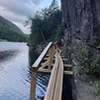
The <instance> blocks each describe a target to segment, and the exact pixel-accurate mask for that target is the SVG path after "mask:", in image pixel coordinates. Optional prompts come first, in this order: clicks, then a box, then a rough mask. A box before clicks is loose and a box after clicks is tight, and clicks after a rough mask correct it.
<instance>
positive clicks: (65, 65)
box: [64, 64, 72, 68]
mask: <svg viewBox="0 0 100 100" xmlns="http://www.w3.org/2000/svg"><path fill="white" fill-rule="evenodd" d="M64 67H70V68H72V65H70V64H64Z"/></svg>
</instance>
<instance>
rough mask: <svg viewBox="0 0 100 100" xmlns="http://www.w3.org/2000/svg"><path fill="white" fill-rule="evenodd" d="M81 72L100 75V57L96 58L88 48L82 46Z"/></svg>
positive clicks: (80, 57)
mask: <svg viewBox="0 0 100 100" xmlns="http://www.w3.org/2000/svg"><path fill="white" fill-rule="evenodd" d="M79 54H80V56H79V62H80V66H81V67H80V72H81V73H87V74H91V75H96V76H98V75H100V59H94V58H93V55H91V54H90V53H89V50H88V49H87V48H80V52H79Z"/></svg>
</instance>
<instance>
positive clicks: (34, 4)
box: [0, 0, 52, 33]
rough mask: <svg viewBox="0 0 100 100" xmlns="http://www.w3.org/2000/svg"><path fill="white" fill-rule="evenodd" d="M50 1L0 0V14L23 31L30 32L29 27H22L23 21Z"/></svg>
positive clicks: (50, 0)
mask: <svg viewBox="0 0 100 100" xmlns="http://www.w3.org/2000/svg"><path fill="white" fill-rule="evenodd" d="M51 2H52V0H0V15H2V16H3V17H5V18H6V19H8V20H10V21H11V22H13V23H14V24H16V25H17V26H18V27H19V28H21V30H22V31H23V32H25V33H26V32H27V33H28V32H29V33H30V29H29V28H27V27H24V24H23V23H25V21H26V20H27V18H28V17H30V16H33V15H34V14H35V13H36V11H37V10H39V9H41V8H43V7H47V6H49V4H50V3H51ZM40 4H41V5H40ZM28 27H29V26H28Z"/></svg>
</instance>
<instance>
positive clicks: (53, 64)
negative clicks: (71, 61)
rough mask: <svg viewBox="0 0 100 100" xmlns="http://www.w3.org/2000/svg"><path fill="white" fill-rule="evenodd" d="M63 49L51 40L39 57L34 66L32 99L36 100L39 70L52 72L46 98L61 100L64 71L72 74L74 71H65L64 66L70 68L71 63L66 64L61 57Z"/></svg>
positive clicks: (46, 99)
mask: <svg viewBox="0 0 100 100" xmlns="http://www.w3.org/2000/svg"><path fill="white" fill-rule="evenodd" d="M60 53H61V51H60V49H59V48H58V47H57V45H56V44H53V43H52V42H50V43H49V44H48V45H47V47H46V48H45V49H44V50H43V52H42V53H41V55H40V56H39V57H38V59H37V60H36V62H35V63H34V64H33V66H32V68H33V70H32V79H31V89H30V100H35V93H36V77H37V73H38V72H49V73H51V76H50V80H49V83H48V87H47V92H46V95H45V97H44V100H61V98H62V86H63V73H66V74H69V75H72V74H73V72H72V71H64V66H65V67H68V68H69V69H70V68H72V67H71V65H64V64H63V60H64V59H65V58H64V59H62V57H61V54H60Z"/></svg>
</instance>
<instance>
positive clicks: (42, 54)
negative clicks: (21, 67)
mask: <svg viewBox="0 0 100 100" xmlns="http://www.w3.org/2000/svg"><path fill="white" fill-rule="evenodd" d="M51 45H52V42H50V43H49V44H48V45H47V47H46V48H45V49H44V50H43V52H42V53H41V55H40V56H39V57H38V59H37V60H36V61H35V63H34V64H33V65H32V67H33V68H35V67H36V68H37V67H39V65H40V63H41V61H42V60H43V58H44V56H45V55H46V53H47V52H48V50H49V48H50V47H51Z"/></svg>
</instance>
